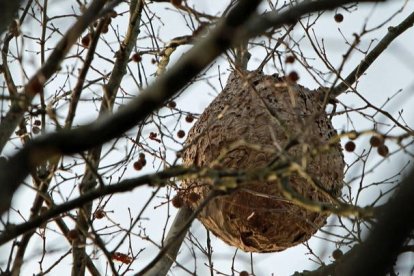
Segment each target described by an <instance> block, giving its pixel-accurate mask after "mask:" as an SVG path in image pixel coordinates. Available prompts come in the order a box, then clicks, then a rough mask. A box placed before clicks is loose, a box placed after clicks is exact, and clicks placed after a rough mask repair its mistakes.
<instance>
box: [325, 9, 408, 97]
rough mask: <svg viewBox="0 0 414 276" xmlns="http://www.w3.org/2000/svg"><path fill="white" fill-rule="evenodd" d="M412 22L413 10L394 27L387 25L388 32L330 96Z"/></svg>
mask: <svg viewBox="0 0 414 276" xmlns="http://www.w3.org/2000/svg"><path fill="white" fill-rule="evenodd" d="M413 24H414V12H413V13H411V14H410V15H409V16H408V17H407V18H406V19H404V21H402V22H401V23H400V24H399V25H397V26H396V27H389V28H388V33H387V34H386V35H385V36H384V37H383V38H382V39H381V40H380V42H379V43H378V44H377V46H375V48H374V49H372V50H371V51H370V52H369V53H368V54H367V55H366V57H365V58H364V59H363V60H362V61H361V62H360V64H359V65H358V66H357V67H356V68H355V69H354V70H353V71H352V72H351V73H350V74H349V75H348V76H347V77H346V78H345V80H343V82H341V83H340V84H338V85H337V86H335V88H333V89H332V90H331V92H330V96H331V97H332V98H336V97H338V96H339V95H340V94H342V93H344V92H345V91H346V90H347V89H348V88H350V87H351V86H352V84H354V83H355V82H356V81H357V80H358V79H359V78H360V77H361V76H362V75H363V74H364V73H365V71H366V70H367V69H368V68H369V67H370V66H371V64H372V63H374V61H375V60H376V59H377V58H378V57H379V56H380V55H381V54H382V52H384V50H385V49H387V47H388V46H389V45H390V44H391V42H393V41H394V40H395V39H396V38H397V37H398V36H400V35H401V34H402V33H403V32H405V31H406V30H408V29H409V28H411V27H412V26H413Z"/></svg>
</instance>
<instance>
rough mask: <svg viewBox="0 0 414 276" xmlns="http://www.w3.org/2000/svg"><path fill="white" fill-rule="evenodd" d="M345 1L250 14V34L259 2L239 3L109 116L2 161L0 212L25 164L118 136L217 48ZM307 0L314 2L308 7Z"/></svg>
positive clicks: (220, 49)
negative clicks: (133, 97) (197, 41)
mask: <svg viewBox="0 0 414 276" xmlns="http://www.w3.org/2000/svg"><path fill="white" fill-rule="evenodd" d="M351 2H353V1H351V0H341V1H331V0H321V1H311V2H309V1H306V2H301V3H300V4H298V5H296V6H294V7H293V8H291V9H289V10H287V11H285V12H282V13H280V14H279V15H275V14H273V15H271V16H270V15H269V16H267V17H254V18H251V19H250V21H251V22H250V21H249V22H250V23H249V24H247V26H253V25H255V24H256V23H257V24H258V26H259V27H260V28H256V29H255V30H256V32H253V31H252V29H251V28H250V29H248V30H247V32H246V31H245V29H246V28H247V27H246V26H243V24H244V21H245V20H246V19H248V18H250V15H251V14H252V13H253V12H254V10H255V9H256V6H257V5H258V4H259V3H260V1H259V0H255V1H253V0H251V1H247V0H246V1H241V2H240V3H239V5H238V6H236V7H235V8H234V9H233V10H232V11H231V12H230V13H229V15H228V17H227V18H225V19H224V20H223V21H222V22H221V23H219V25H218V26H217V28H216V29H215V30H214V31H212V32H211V34H210V35H209V36H208V37H206V38H205V39H203V40H201V41H200V42H199V43H197V44H196V45H195V46H194V47H193V48H192V49H191V50H190V51H189V52H188V53H187V54H186V55H185V56H184V57H183V58H182V59H180V60H179V61H178V62H177V63H176V64H175V66H173V67H172V68H171V70H169V71H167V72H165V74H163V76H161V77H160V78H158V80H157V82H156V83H154V84H152V85H150V86H149V87H148V88H147V89H146V90H145V91H143V92H142V93H141V95H140V96H139V97H138V98H136V99H134V100H133V101H132V102H131V103H129V104H128V105H127V106H125V108H123V109H122V110H120V111H118V112H117V113H115V114H113V115H112V116H108V117H106V118H103V119H101V120H98V121H97V122H95V123H92V124H89V125H86V126H84V127H80V128H78V129H75V130H62V131H60V132H58V133H54V134H49V135H45V136H42V137H39V138H38V139H35V140H33V141H31V142H29V143H28V144H27V145H26V146H25V147H24V148H23V149H22V150H20V151H19V152H18V153H17V154H16V155H14V156H13V157H11V158H10V159H9V160H8V162H6V163H5V164H0V183H1V186H0V195H1V198H0V214H2V213H3V212H5V211H6V210H8V209H9V207H10V202H11V198H12V196H13V194H14V192H15V191H16V190H17V188H18V187H19V185H20V183H21V182H22V181H23V180H24V178H25V177H26V176H27V175H28V173H29V171H30V169H31V168H33V167H34V166H36V165H39V164H42V162H44V161H45V160H47V159H49V158H51V157H53V156H58V155H62V154H73V153H76V152H81V151H84V150H87V149H89V148H91V147H94V146H97V145H101V144H103V143H105V142H107V141H109V140H111V139H113V138H115V137H117V136H119V135H121V134H122V133H124V132H125V131H127V130H128V129H130V128H131V127H133V126H134V125H136V124H137V123H138V122H140V121H142V120H144V119H145V118H146V116H147V115H148V114H150V113H151V112H153V111H154V110H156V109H157V108H159V107H160V106H161V104H162V103H164V102H165V101H166V100H168V99H169V98H170V97H172V96H173V95H174V94H175V93H177V92H178V91H179V90H180V89H181V88H182V87H184V85H185V84H186V83H188V81H190V80H191V79H192V78H193V77H195V76H196V75H197V74H198V73H199V72H201V70H203V68H205V67H206V66H207V65H208V64H210V63H211V62H212V61H213V60H214V59H215V58H217V57H218V56H219V55H220V54H221V53H222V52H224V51H225V50H226V49H228V48H229V47H230V46H232V45H236V44H237V43H239V42H240V41H242V40H241V39H248V38H250V37H253V36H256V35H259V34H260V33H262V32H264V31H265V30H266V29H267V28H269V27H271V26H273V24H274V25H275V26H276V27H277V26H281V25H282V24H289V23H291V22H292V20H293V19H294V18H298V17H300V16H301V15H303V14H306V13H309V12H314V11H318V10H324V9H326V8H334V7H336V6H340V5H344V4H347V3H351ZM310 3H312V4H315V5H314V6H313V5H310ZM262 21H263V22H262ZM253 23H255V24H253ZM253 29H254V28H253ZM230 34H231V35H230ZM0 130H1V129H0Z"/></svg>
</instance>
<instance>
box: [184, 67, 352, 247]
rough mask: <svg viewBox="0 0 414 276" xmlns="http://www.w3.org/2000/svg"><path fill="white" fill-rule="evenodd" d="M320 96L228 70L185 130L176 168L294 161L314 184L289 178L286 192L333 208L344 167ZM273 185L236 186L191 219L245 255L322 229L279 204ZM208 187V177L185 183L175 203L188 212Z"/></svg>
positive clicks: (318, 219) (285, 202) (319, 220)
mask: <svg viewBox="0 0 414 276" xmlns="http://www.w3.org/2000/svg"><path fill="white" fill-rule="evenodd" d="M323 96H324V94H323V92H321V91H319V90H317V91H310V90H309V89H307V88H305V87H303V86H300V85H297V84H293V83H291V82H288V81H286V80H284V79H282V78H278V77H275V76H267V75H263V74H261V73H260V72H233V73H232V74H231V75H230V77H229V79H228V81H227V85H226V87H225V88H224V89H223V91H222V92H221V93H220V94H219V95H218V96H217V98H215V99H214V101H213V102H212V103H211V104H210V105H209V106H208V107H207V109H206V110H205V111H204V112H203V114H202V115H201V116H200V118H199V120H198V121H197V123H196V124H195V125H194V126H193V128H192V129H191V130H190V132H189V134H188V138H187V140H186V143H185V145H186V147H185V148H184V150H183V154H182V157H183V163H184V165H186V166H198V167H213V166H214V167H216V166H217V164H218V165H219V167H220V168H223V169H227V170H228V169H234V170H248V171H249V170H254V169H258V168H266V166H269V164H275V162H278V160H279V161H280V160H293V161H295V162H297V163H298V164H301V166H302V167H304V170H305V171H306V173H307V175H308V176H310V177H311V179H313V180H315V181H314V184H311V182H312V181H309V178H308V179H305V178H304V177H303V174H302V176H300V175H299V174H297V173H290V174H289V175H288V180H289V181H288V185H289V187H290V188H291V189H292V190H294V191H295V192H297V193H298V194H300V195H301V196H302V197H304V198H306V199H308V200H313V201H316V202H324V203H332V202H333V200H335V198H337V197H338V196H339V195H340V191H341V188H342V185H343V177H344V175H343V171H344V166H345V163H344V160H343V154H342V149H341V146H340V143H339V141H336V140H334V139H331V138H332V137H334V136H336V135H337V133H336V131H335V129H334V128H333V127H332V124H331V121H330V118H329V117H328V116H327V114H326V113H325V111H324V110H322V111H321V104H322V100H321V99H323ZM240 141H244V143H240ZM292 141H295V142H294V143H292ZM332 141H335V142H332ZM238 142H239V143H238ZM321 148H324V149H325V150H318V149H321ZM286 149H287V150H286ZM223 153H224V154H223ZM277 181H278V180H268V179H267V178H266V179H265V180H262V181H259V180H250V181H247V182H244V183H240V184H239V185H238V188H236V189H235V190H234V191H232V192H231V193H228V194H225V195H222V196H219V197H216V198H214V199H213V200H212V201H211V202H209V203H208V204H207V206H206V207H204V209H203V210H202V211H201V212H200V214H199V216H198V219H199V220H200V221H201V222H202V223H203V224H204V225H205V227H207V228H208V229H209V230H210V231H211V232H213V233H214V234H215V235H216V236H218V237H220V238H221V239H222V240H223V241H225V242H226V243H228V244H230V245H233V246H236V247H238V248H240V249H242V250H244V251H249V252H273V251H281V250H284V249H286V248H288V247H291V246H294V245H296V244H299V243H302V242H304V241H306V240H308V239H309V238H310V237H311V236H312V235H313V234H314V233H315V232H316V231H317V230H318V229H319V228H321V227H322V226H323V225H324V224H325V223H326V218H327V215H325V214H321V213H318V212H313V211H310V210H307V209H305V208H303V207H300V206H298V205H297V204H295V203H294V202H292V201H291V200H289V199H286V197H284V196H283V194H282V191H281V189H282V188H281V186H280V185H278V182H277ZM315 183H317V184H316V185H315ZM213 185H214V184H213V181H212V180H209V179H185V180H184V181H183V183H182V188H184V190H183V191H182V192H181V197H182V198H183V199H184V202H185V203H186V204H187V205H188V206H190V207H191V208H193V209H194V208H196V207H197V206H198V205H199V204H200V203H201V202H202V200H203V199H204V198H205V197H206V195H207V194H208V192H209V191H210V190H211V189H212V187H213ZM323 191H324V192H323ZM195 195H196V196H195Z"/></svg>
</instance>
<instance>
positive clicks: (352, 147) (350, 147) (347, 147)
mask: <svg viewBox="0 0 414 276" xmlns="http://www.w3.org/2000/svg"><path fill="white" fill-rule="evenodd" d="M355 148H356V145H355V143H354V142H352V141H348V142H347V143H346V144H345V150H346V151H349V152H353V151H354V150H355Z"/></svg>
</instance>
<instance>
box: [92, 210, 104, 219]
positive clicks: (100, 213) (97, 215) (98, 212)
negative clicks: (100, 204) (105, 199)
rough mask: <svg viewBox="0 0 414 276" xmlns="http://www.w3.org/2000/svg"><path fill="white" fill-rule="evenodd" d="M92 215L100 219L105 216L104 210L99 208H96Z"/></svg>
mask: <svg viewBox="0 0 414 276" xmlns="http://www.w3.org/2000/svg"><path fill="white" fill-rule="evenodd" d="M93 216H94V218H96V219H102V218H104V217H105V216H106V212H105V211H104V210H103V209H101V208H99V209H98V210H96V211H95V213H94V214H93Z"/></svg>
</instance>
